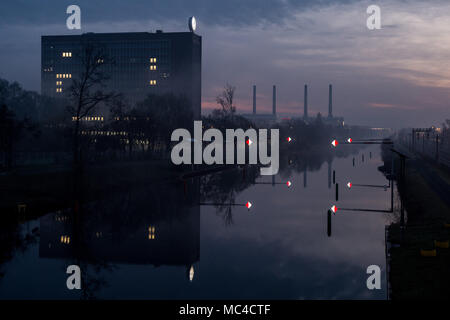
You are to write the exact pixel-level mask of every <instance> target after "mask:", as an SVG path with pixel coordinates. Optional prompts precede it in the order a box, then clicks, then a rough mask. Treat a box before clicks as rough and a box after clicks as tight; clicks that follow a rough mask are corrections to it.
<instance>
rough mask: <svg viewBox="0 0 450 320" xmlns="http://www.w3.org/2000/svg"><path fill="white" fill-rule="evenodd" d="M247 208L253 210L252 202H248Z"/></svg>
mask: <svg viewBox="0 0 450 320" xmlns="http://www.w3.org/2000/svg"><path fill="white" fill-rule="evenodd" d="M245 206H246V207H247V209H250V208H251V206H252V204H251V202H250V201H247V203H246V204H245Z"/></svg>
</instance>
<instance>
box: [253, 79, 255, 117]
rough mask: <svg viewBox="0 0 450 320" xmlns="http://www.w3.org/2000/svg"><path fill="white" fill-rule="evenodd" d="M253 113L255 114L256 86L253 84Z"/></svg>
mask: <svg viewBox="0 0 450 320" xmlns="http://www.w3.org/2000/svg"><path fill="white" fill-rule="evenodd" d="M253 114H256V86H255V85H254V86H253Z"/></svg>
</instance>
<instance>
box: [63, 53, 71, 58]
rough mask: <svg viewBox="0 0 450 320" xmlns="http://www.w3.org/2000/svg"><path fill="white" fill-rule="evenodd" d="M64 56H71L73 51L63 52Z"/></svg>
mask: <svg viewBox="0 0 450 320" xmlns="http://www.w3.org/2000/svg"><path fill="white" fill-rule="evenodd" d="M62 56H63V57H64V58H70V57H72V52H63V53H62Z"/></svg>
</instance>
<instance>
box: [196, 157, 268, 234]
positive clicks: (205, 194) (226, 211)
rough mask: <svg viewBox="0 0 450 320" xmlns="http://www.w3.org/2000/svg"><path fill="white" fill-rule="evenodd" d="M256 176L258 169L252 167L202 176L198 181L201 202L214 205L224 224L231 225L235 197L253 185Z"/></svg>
mask: <svg viewBox="0 0 450 320" xmlns="http://www.w3.org/2000/svg"><path fill="white" fill-rule="evenodd" d="M244 175H245V177H244ZM258 176H259V168H258V166H254V165H253V166H250V165H249V166H244V167H243V168H242V169H232V170H226V171H221V172H218V173H214V174H210V175H207V176H203V177H201V179H200V197H201V201H202V202H211V203H214V204H215V207H216V209H217V213H218V214H219V215H220V216H222V218H223V219H224V222H225V224H226V225H231V224H233V213H232V208H233V204H234V203H235V199H236V196H237V195H238V194H239V193H240V192H242V191H244V190H245V189H247V188H248V187H250V186H251V185H253V183H254V182H255V180H256V178H257V177H258Z"/></svg>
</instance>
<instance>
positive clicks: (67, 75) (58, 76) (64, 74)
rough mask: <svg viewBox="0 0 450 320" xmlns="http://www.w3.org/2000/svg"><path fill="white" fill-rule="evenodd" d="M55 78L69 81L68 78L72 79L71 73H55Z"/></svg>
mask: <svg viewBox="0 0 450 320" xmlns="http://www.w3.org/2000/svg"><path fill="white" fill-rule="evenodd" d="M56 78H64V79H66V78H68V79H70V78H72V74H71V73H57V74H56Z"/></svg>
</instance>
